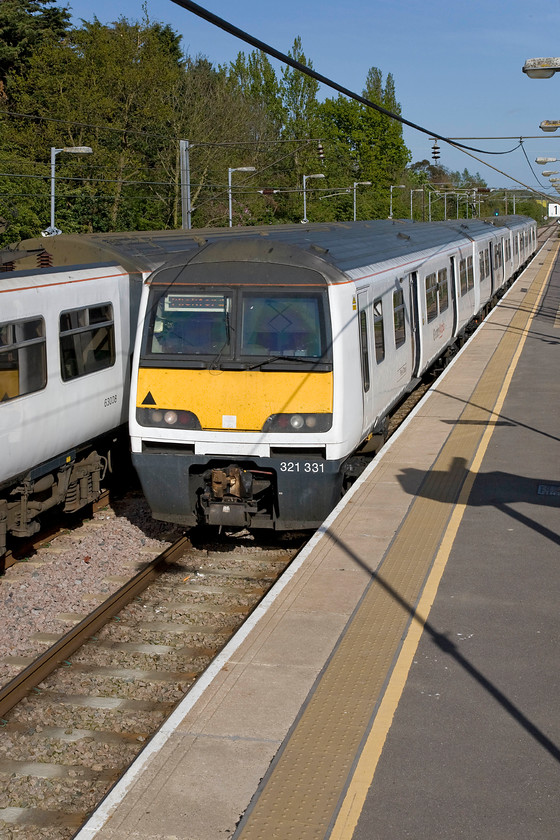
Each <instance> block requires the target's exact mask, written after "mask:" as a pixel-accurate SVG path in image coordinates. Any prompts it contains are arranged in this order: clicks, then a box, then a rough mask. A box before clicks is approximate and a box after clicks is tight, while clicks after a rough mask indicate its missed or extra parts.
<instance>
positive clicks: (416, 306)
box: [409, 271, 422, 379]
mask: <svg viewBox="0 0 560 840" xmlns="http://www.w3.org/2000/svg"><path fill="white" fill-rule="evenodd" d="M409 289H410V307H409V312H410V333H411V336H412V376H411V379H416V377H417V376H418V372H419V370H420V368H421V365H422V330H421V329H420V312H421V306H420V301H419V298H418V295H419V293H420V291H419V283H418V272H417V271H413V272H412V273H411V274H410V276H409Z"/></svg>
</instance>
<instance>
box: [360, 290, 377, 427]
mask: <svg viewBox="0 0 560 840" xmlns="http://www.w3.org/2000/svg"><path fill="white" fill-rule="evenodd" d="M358 329H359V339H360V360H361V370H362V406H363V411H362V432H367V431H368V430H369V427H370V426H371V422H372V418H373V416H374V389H373V388H372V381H371V358H372V355H371V306H370V305H369V303H368V292H367V290H366V289H364V290H362V291H358Z"/></svg>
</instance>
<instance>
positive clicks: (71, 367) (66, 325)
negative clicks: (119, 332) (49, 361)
mask: <svg viewBox="0 0 560 840" xmlns="http://www.w3.org/2000/svg"><path fill="white" fill-rule="evenodd" d="M114 364H115V325H114V322H113V307H112V305H111V304H110V303H104V304H99V305H97V306H88V307H86V308H84V309H73V310H69V311H67V312H62V313H61V315H60V373H61V376H62V379H63V381H64V382H68V381H69V380H71V379H75V378H76V377H78V376H86V375H87V374H88V373H94V372H95V371H98V370H104V369H105V368H109V367H112V365H114Z"/></svg>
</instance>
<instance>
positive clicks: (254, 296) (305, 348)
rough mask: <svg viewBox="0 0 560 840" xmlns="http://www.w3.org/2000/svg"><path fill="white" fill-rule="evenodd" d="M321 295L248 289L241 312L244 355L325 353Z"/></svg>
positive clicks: (316, 356) (309, 355)
mask: <svg viewBox="0 0 560 840" xmlns="http://www.w3.org/2000/svg"><path fill="white" fill-rule="evenodd" d="M321 304H322V301H321V297H320V295H293V294H286V295H280V294H278V295H275V296H270V295H265V294H259V293H252V292H245V293H244V295H243V300H242V311H241V322H242V328H241V347H240V355H241V356H268V355H278V356H308V357H312V358H321V356H322V355H324V352H325V347H324V327H323V318H322V317H321V313H322V305H321Z"/></svg>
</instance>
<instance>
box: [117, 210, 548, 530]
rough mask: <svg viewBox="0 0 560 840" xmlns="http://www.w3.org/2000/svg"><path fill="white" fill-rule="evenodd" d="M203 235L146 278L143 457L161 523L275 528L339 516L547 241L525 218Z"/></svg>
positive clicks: (140, 388)
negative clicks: (398, 410)
mask: <svg viewBox="0 0 560 840" xmlns="http://www.w3.org/2000/svg"><path fill="white" fill-rule="evenodd" d="M197 233H198V235H199V237H200V238H199V240H198V241H197V242H192V243H191V246H190V249H188V250H186V251H185V252H183V253H178V254H176V255H175V256H174V257H173V258H172V259H171V260H168V261H167V262H165V263H163V264H162V265H161V266H160V267H159V268H158V269H157V270H155V271H154V272H153V274H152V275H151V276H150V277H149V278H148V280H147V281H146V282H145V284H144V290H143V299H142V302H141V308H140V323H141V324H142V328H141V329H139V331H138V336H137V343H136V348H135V354H134V362H133V378H132V387H131V411H130V418H129V427H130V435H131V448H132V459H133V463H134V465H135V467H136V470H137V472H138V474H139V477H140V480H141V483H142V487H143V490H144V493H145V495H146V497H147V499H148V502H149V504H150V506H151V509H152V512H153V515H154V516H155V517H156V518H159V519H163V520H167V521H170V522H175V523H182V524H185V525H189V526H190V525H194V524H196V523H208V524H211V525H218V526H221V525H225V526H235V527H237V526H247V527H253V528H274V529H277V530H289V529H294V528H311V527H316V526H318V525H319V524H320V523H321V522H322V521H323V520H324V518H325V516H326V515H327V514H328V513H329V511H330V510H331V509H332V507H333V506H334V505H335V504H336V502H337V501H338V499H339V498H340V496H341V493H342V492H343V491H344V489H345V487H346V486H347V485H348V484H349V483H350V482H351V481H352V480H353V478H354V477H355V475H356V473H357V469H358V468H359V467H358V468H357V464H359V460H360V459H359V458H358V459H357V458H356V453H360V452H364V451H367V450H370V451H371V450H375V449H376V448H377V447H378V445H379V442H380V440H382V439H383V437H384V433H385V427H386V418H387V415H388V413H389V412H390V411H391V410H392V409H393V407H394V406H395V405H396V404H397V403H398V402H399V401H400V400H401V399H402V398H403V397H404V396H405V395H406V394H407V393H408V392H409V391H410V390H411V389H412V388H413V387H414V385H415V383H416V382H417V381H418V379H419V378H420V377H421V376H422V374H423V373H424V372H426V371H427V370H428V368H430V366H431V365H433V364H434V362H435V361H436V360H437V359H439V358H441V357H442V356H444V354H446V353H448V352H450V351H451V350H452V348H454V347H455V346H457V344H460V343H461V341H462V338H463V337H464V335H465V334H466V332H467V331H468V330H469V327H470V325H471V324H472V323H473V321H474V320H475V319H477V318H480V317H481V316H482V315H484V313H485V312H486V309H487V307H488V306H489V305H490V304H491V303H492V301H493V300H495V298H496V297H497V296H498V295H499V294H500V293H501V291H502V290H503V289H504V288H505V286H506V285H507V284H508V283H509V282H510V281H511V280H512V278H514V277H515V276H516V274H517V273H518V272H519V271H520V269H521V268H522V266H523V265H524V264H525V263H526V262H527V260H528V259H529V258H530V256H531V255H532V254H533V253H534V252H535V250H536V247H537V232H536V223H535V222H534V221H533V220H532V219H528V218H525V217H502V218H499V219H493V220H492V223H490V222H485V221H482V220H478V219H475V220H468V221H464V222H461V221H456V222H439V223H438V222H435V223H427V224H423V223H412V222H406V221H403V222H400V221H399V222H397V221H392V220H382V221H372V222H354V223H339V224H330V225H309V226H307V227H302V226H301V225H289V226H282V227H267V228H264V227H263V228H243V229H240V230H239V231H238V232H236V231H229V232H227V233H226V232H224V231H222V232H219V233H217V232H215V231H214V232H212V231H198V232H197ZM362 460H363V459H362Z"/></svg>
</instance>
